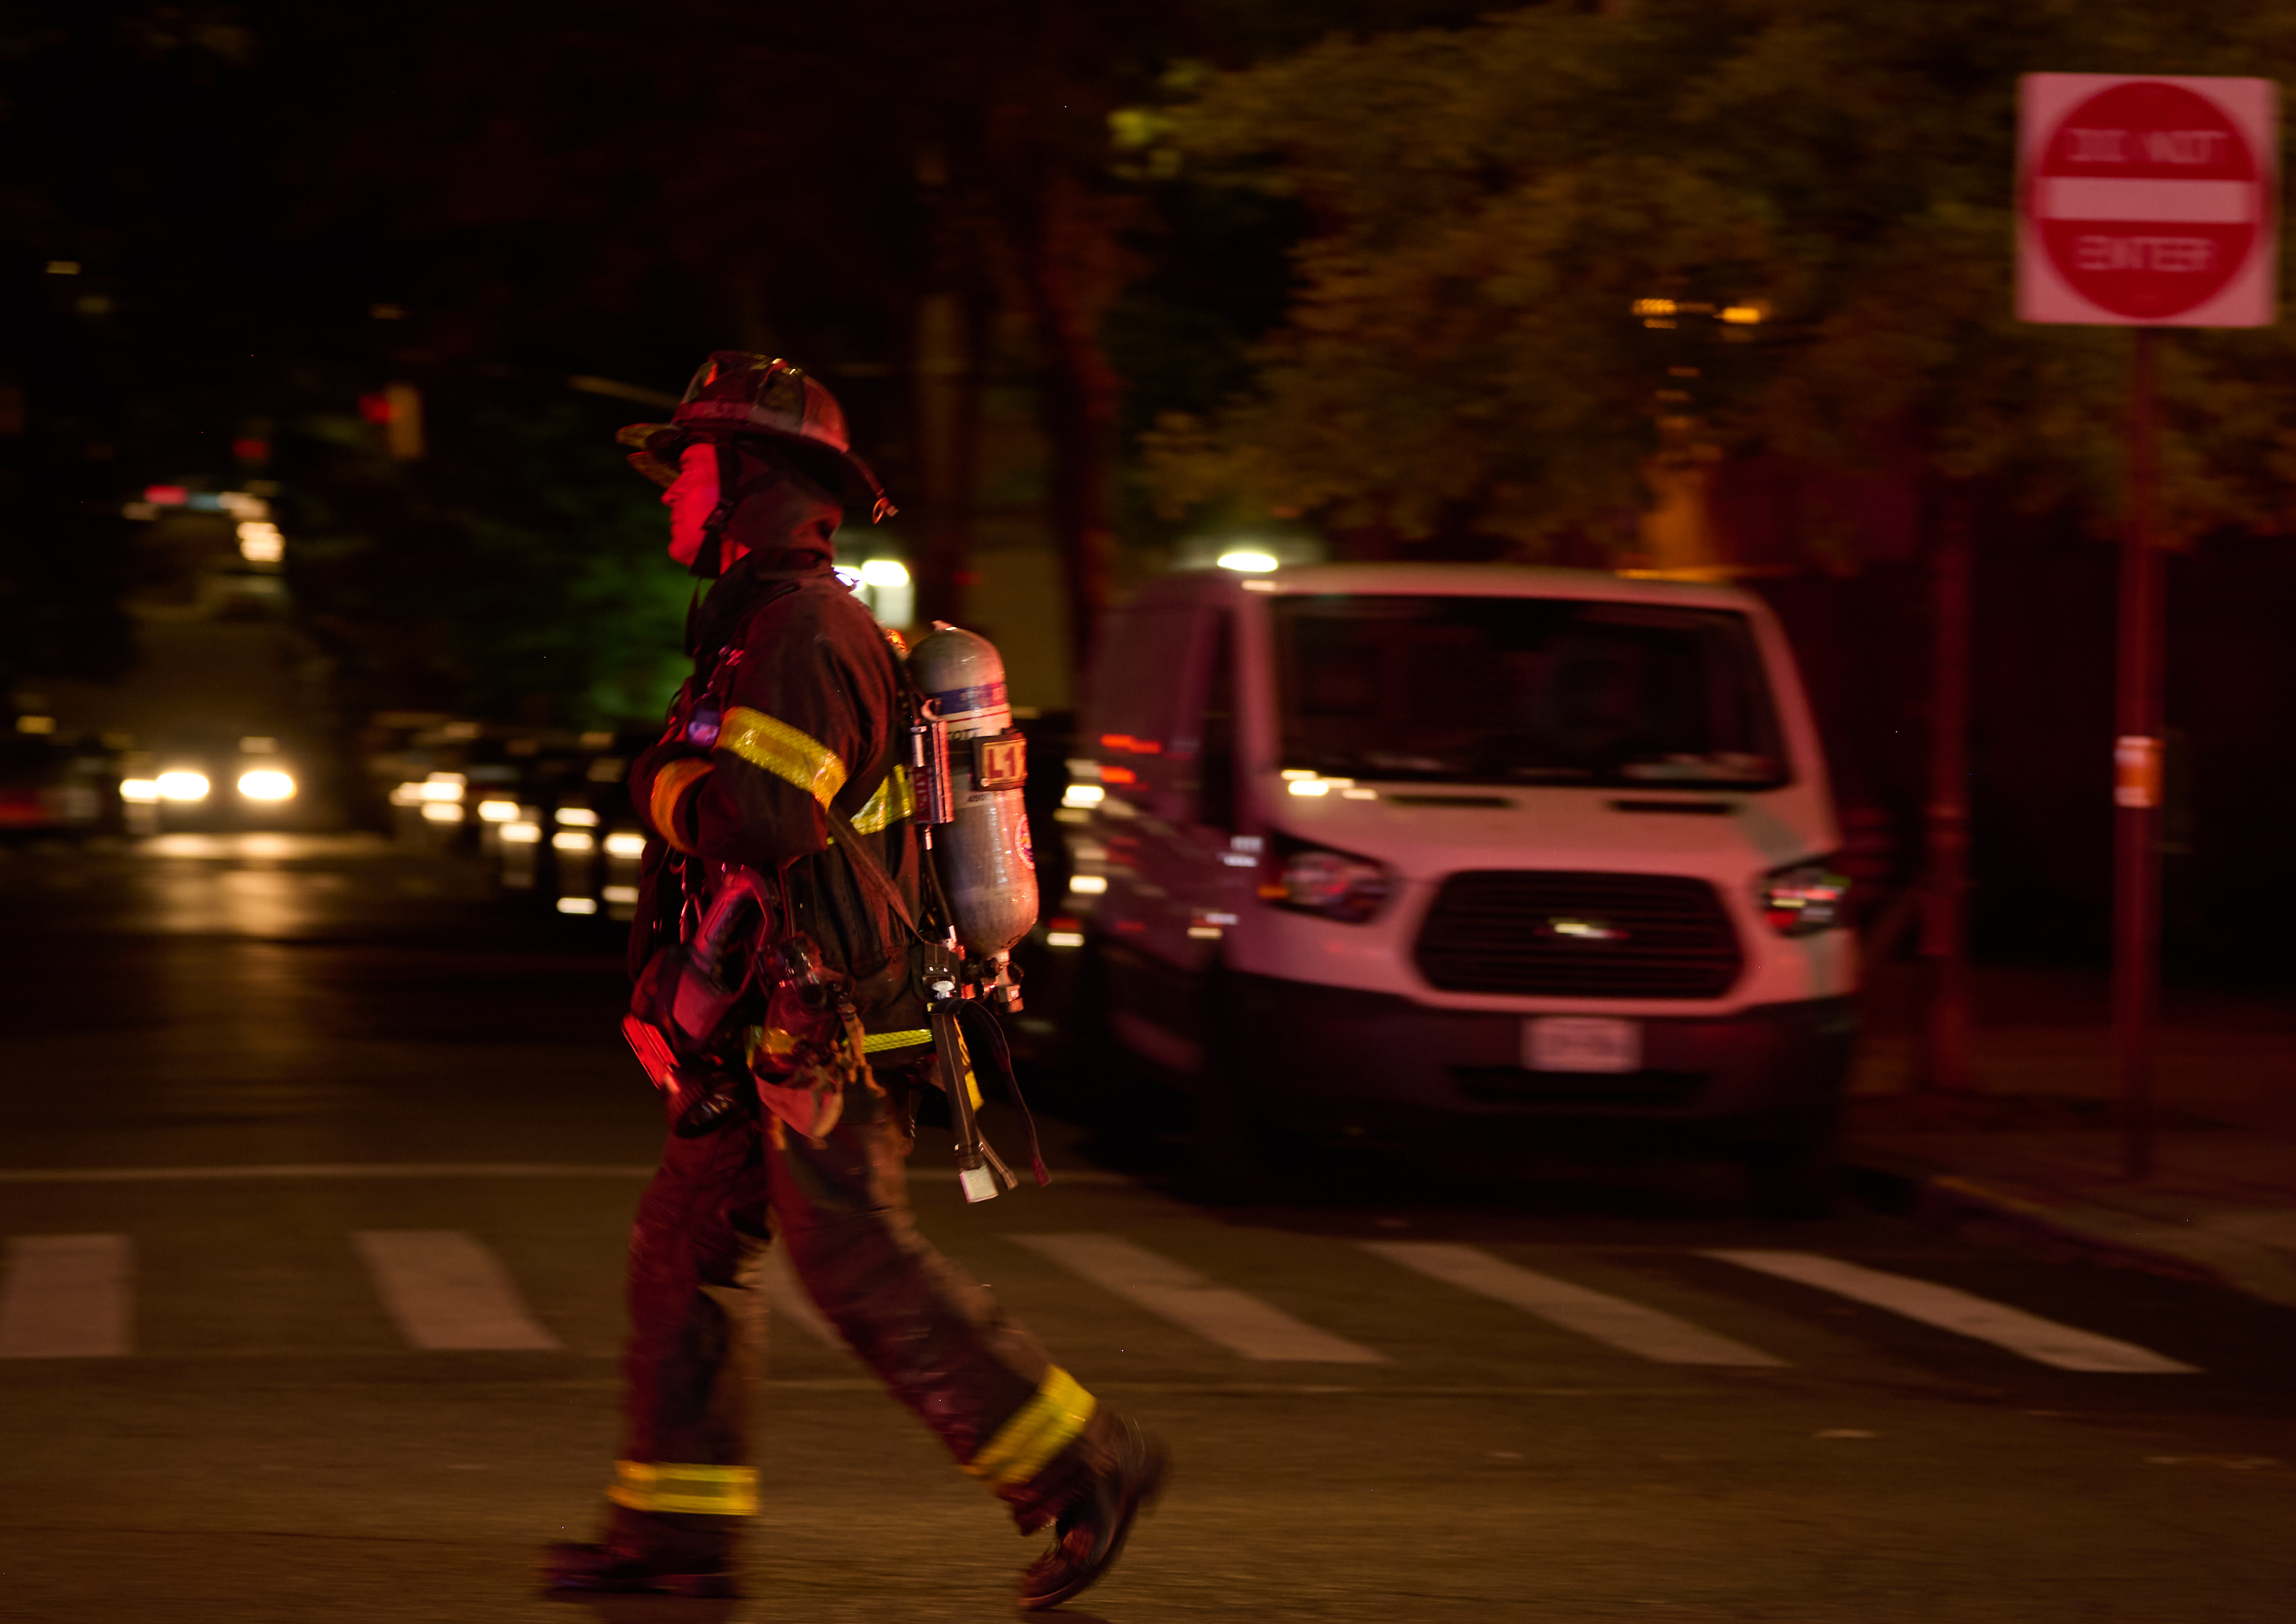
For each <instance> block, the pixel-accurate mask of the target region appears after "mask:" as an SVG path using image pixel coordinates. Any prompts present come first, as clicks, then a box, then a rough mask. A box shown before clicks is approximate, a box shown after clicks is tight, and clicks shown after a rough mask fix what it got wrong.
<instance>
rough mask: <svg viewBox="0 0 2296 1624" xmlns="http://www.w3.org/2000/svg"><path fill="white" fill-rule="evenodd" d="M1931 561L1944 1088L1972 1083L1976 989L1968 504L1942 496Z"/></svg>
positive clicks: (1939, 1058) (1930, 1025) (1935, 932)
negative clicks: (1972, 974) (1972, 982)
mask: <svg viewBox="0 0 2296 1624" xmlns="http://www.w3.org/2000/svg"><path fill="white" fill-rule="evenodd" d="M1935 524H1936V542H1935V548H1934V551H1933V554H1932V556H1931V584H1932V586H1933V588H1934V591H1935V594H1936V595H1935V599H1934V601H1933V608H1934V611H1935V615H1934V621H1933V625H1932V628H1931V630H1932V641H1931V673H1930V678H1931V685H1930V794H1929V817H1928V820H1927V821H1928V825H1929V828H1928V834H1929V840H1928V845H1929V854H1928V855H1929V863H1928V868H1929V873H1928V885H1927V886H1926V888H1925V894H1924V895H1923V898H1922V957H1923V959H1925V960H1926V961H1927V964H1928V969H1929V1008H1928V1010H1927V1012H1926V1013H1927V1017H1928V1018H1927V1022H1926V1026H1927V1031H1926V1037H1927V1042H1926V1044H1925V1045H1924V1049H1925V1053H1924V1060H1925V1061H1926V1064H1925V1065H1923V1068H1922V1080H1923V1084H1924V1086H1926V1087H1927V1088H1929V1089H1932V1090H1935V1091H1936V1092H1939V1093H1944V1094H1960V1093H1966V1092H1967V1091H1968V1090H1969V1089H1971V1088H1972V1086H1973V1081H1972V1066H1971V1054H1970V1050H1971V1040H1972V1032H1971V1028H1972V1020H1971V1016H1970V991H1969V703H1970V700H1969V694H1970V670H1969V658H1970V616H1971V603H1970V567H1971V558H1970V553H1971V538H1970V533H1969V508H1968V503H1967V502H1966V500H1965V499H1964V497H1963V495H1962V494H1961V493H1959V492H1958V491H1955V490H1953V489H1951V488H1950V487H1948V488H1946V489H1944V490H1941V491H1940V492H1939V494H1938V500H1937V512H1936V519H1935Z"/></svg>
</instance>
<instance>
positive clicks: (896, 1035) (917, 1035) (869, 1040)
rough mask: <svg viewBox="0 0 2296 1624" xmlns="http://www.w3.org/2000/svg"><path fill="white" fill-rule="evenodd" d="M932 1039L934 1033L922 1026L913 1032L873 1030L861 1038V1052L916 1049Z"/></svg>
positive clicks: (875, 1052)
mask: <svg viewBox="0 0 2296 1624" xmlns="http://www.w3.org/2000/svg"><path fill="white" fill-rule="evenodd" d="M931 1041H932V1033H931V1032H929V1031H927V1030H926V1029H924V1028H922V1027H919V1028H917V1029H916V1030H914V1031H912V1032H871V1033H870V1034H869V1035H868V1036H867V1037H865V1038H864V1039H862V1040H861V1052H862V1053H863V1054H865V1055H874V1054H878V1053H881V1052H882V1051H883V1050H885V1049H914V1048H915V1047H916V1046H917V1045H918V1044H920V1043H930V1042H931Z"/></svg>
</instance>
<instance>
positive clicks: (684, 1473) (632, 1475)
mask: <svg viewBox="0 0 2296 1624" xmlns="http://www.w3.org/2000/svg"><path fill="white" fill-rule="evenodd" d="M606 1498H608V1499H610V1500H611V1501H612V1502H613V1503H614V1504H615V1505H617V1506H627V1507H628V1508H629V1509H630V1510H632V1511H683V1512H696V1513H700V1514H702V1515H704V1516H719V1517H752V1516H755V1515H756V1514H757V1512H758V1472H757V1468H756V1467H754V1466H695V1465H661V1464H659V1463H650V1462H646V1461H637V1460H618V1461H616V1462H615V1463H614V1486H613V1487H612V1488H611V1489H608V1490H606Z"/></svg>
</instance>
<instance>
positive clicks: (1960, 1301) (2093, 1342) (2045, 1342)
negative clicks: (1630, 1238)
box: [1706, 1252, 2198, 1375]
mask: <svg viewBox="0 0 2296 1624" xmlns="http://www.w3.org/2000/svg"><path fill="white" fill-rule="evenodd" d="M1706 1255H1707V1256H1708V1257H1710V1258H1719V1259H1720V1260H1722V1261H1724V1262H1726V1263H1735V1264H1737V1265H1738V1266H1739V1267H1740V1268H1741V1269H1759V1271H1760V1272H1762V1273H1763V1274H1767V1275H1775V1276H1777V1277H1779V1278H1780V1279H1782V1280H1794V1281H1798V1282H1800V1284H1801V1285H1814V1286H1816V1288H1817V1289H1818V1290H1820V1291H1828V1292H1833V1293H1836V1294H1837V1295H1839V1296H1843V1297H1848V1298H1849V1299H1850V1300H1851V1301H1853V1302H1863V1303H1866V1304H1868V1305H1870V1306H1872V1307H1874V1308H1877V1309H1887V1310H1890V1312H1891V1313H1893V1314H1902V1315H1904V1316H1905V1317H1906V1318H1908V1319H1917V1320H1920V1321H1921V1322H1922V1323H1923V1325H1931V1326H1938V1327H1939V1329H1940V1330H1946V1331H1954V1332H1957V1333H1959V1334H1961V1335H1964V1336H1968V1337H1973V1338H1975V1339H1976V1340H1977V1341H1979V1342H1992V1343H1993V1344H1995V1345H1996V1346H1997V1347H2002V1348H2006V1349H2008V1350H2009V1351H2011V1352H2012V1353H2018V1354H2022V1355H2023V1356H2024V1357H2025V1358H2027V1359H2034V1360H2037V1361H2038V1362H2039V1363H2041V1364H2044V1365H2054V1366H2055V1367H2057V1368H2058V1369H2060V1370H2095V1371H2105V1372H2110V1373H2113V1374H2116V1375H2195V1374H2197V1372H2198V1367H2196V1366H2193V1365H2186V1364H2183V1363H2181V1362H2179V1361H2177V1360H2176V1359H2168V1358H2164V1357H2163V1356H2162V1355H2161V1354H2158V1353H2155V1352H2153V1351H2152V1350H2150V1349H2149V1348H2140V1347H2138V1346H2137V1345H2136V1343H2134V1342H2121V1341H2120V1340H2119V1339H2118V1338H2115V1337H2111V1336H2099V1335H2098V1334H2096V1333H2095V1332H2094V1331H2082V1330H2077V1329H2075V1328H2074V1327H2073V1326H2065V1325H2059V1324H2058V1323H2057V1322H2056V1321H2055V1320H2054V1319H2044V1318H2041V1317H2040V1316H2039V1315H2038V1314H2028V1313H2026V1312H2025V1311H2024V1310H2021V1309H2013V1308H2011V1307H2009V1306H2008V1305H2007V1304H2005V1303H2000V1302H1989V1301H1988V1300H1987V1299H1985V1298H1983V1297H1979V1296H1974V1295H1972V1294H1971V1293H1968V1292H1964V1291H1957V1290H1956V1289H1955V1288H1954V1287H1952V1286H1950V1285H1937V1284H1936V1283H1935V1282H1933V1281H1930V1280H1916V1279H1914V1278H1911V1277H1908V1276H1906V1275H1893V1274H1887V1273H1884V1272H1883V1271H1882V1270H1881V1269H1867V1268H1865V1267H1864V1266H1862V1265H1860V1264H1857V1263H1846V1262H1844V1261H1841V1259H1839V1258H1829V1257H1822V1256H1820V1255H1819V1254H1817V1253H1814V1252H1709V1253H1707V1254H1706Z"/></svg>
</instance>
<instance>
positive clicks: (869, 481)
mask: <svg viewBox="0 0 2296 1624" xmlns="http://www.w3.org/2000/svg"><path fill="white" fill-rule="evenodd" d="M614 438H615V439H617V440H619V442H621V444H623V445H627V446H628V447H629V448H630V466H631V467H633V468H635V469H637V470H638V472H640V473H642V474H644V476H645V477H647V478H649V479H651V480H652V481H653V482H654V483H655V484H656V485H662V486H667V485H668V484H669V483H670V482H671V481H672V480H674V479H676V477H677V465H678V458H679V457H680V456H681V455H682V454H683V453H684V452H685V448H686V447H687V446H688V445H693V443H694V442H695V441H697V440H727V439H732V440H740V439H762V440H768V441H771V442H773V443H774V444H775V445H777V446H778V447H779V448H780V449H781V450H783V452H785V453H788V455H789V456H790V458H791V461H794V462H795V463H796V464H797V466H798V467H799V469H801V470H802V471H803V472H805V473H806V474H807V475H808V476H809V477H812V478H813V479H814V480H815V481H816V483H817V484H819V485H821V486H824V488H825V489H828V490H830V491H833V492H835V493H836V494H837V495H838V497H839V498H840V500H841V501H842V502H844V503H845V505H846V507H847V508H848V509H849V510H855V509H858V510H866V511H867V513H868V514H869V522H870V523H871V524H876V523H878V522H879V521H881V520H882V519H884V518H889V517H890V515H891V514H892V513H893V511H894V508H893V504H892V503H891V502H890V501H888V500H887V498H886V496H885V487H884V486H881V485H880V484H878V482H877V476H876V475H875V474H873V473H872V472H871V471H870V470H869V465H868V464H867V463H866V462H864V461H861V459H860V458H858V457H857V456H855V455H854V454H853V448H852V445H851V442H850V441H849V440H848V439H847V437H846V433H845V413H844V412H843V411H841V410H840V408H839V406H838V404H837V397H836V396H834V395H832V394H831V393H830V392H829V388H828V386H827V385H826V384H824V383H823V382H821V381H820V380H819V379H816V378H814V377H812V376H811V375H810V374H808V372H807V371H805V370H804V369H803V368H802V367H799V366H795V365H792V364H791V363H789V362H787V361H782V360H778V359H776V358H775V357H773V356H770V355H752V354H751V353H750V352H749V351H747V350H738V349H721V350H718V351H717V352H716V353H715V354H713V355H711V356H710V357H709V360H707V361H705V362H703V363H701V367H700V368H699V369H698V370H697V371H695V372H694V374H693V382H692V383H689V384H687V385H686V386H685V399H683V400H681V401H679V402H678V404H677V410H676V411H675V412H671V413H670V417H669V421H668V422H667V423H632V424H631V425H630V426H629V427H628V428H625V429H623V430H622V431H621V432H620V433H619V434H617V435H616V436H615V437H614Z"/></svg>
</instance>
